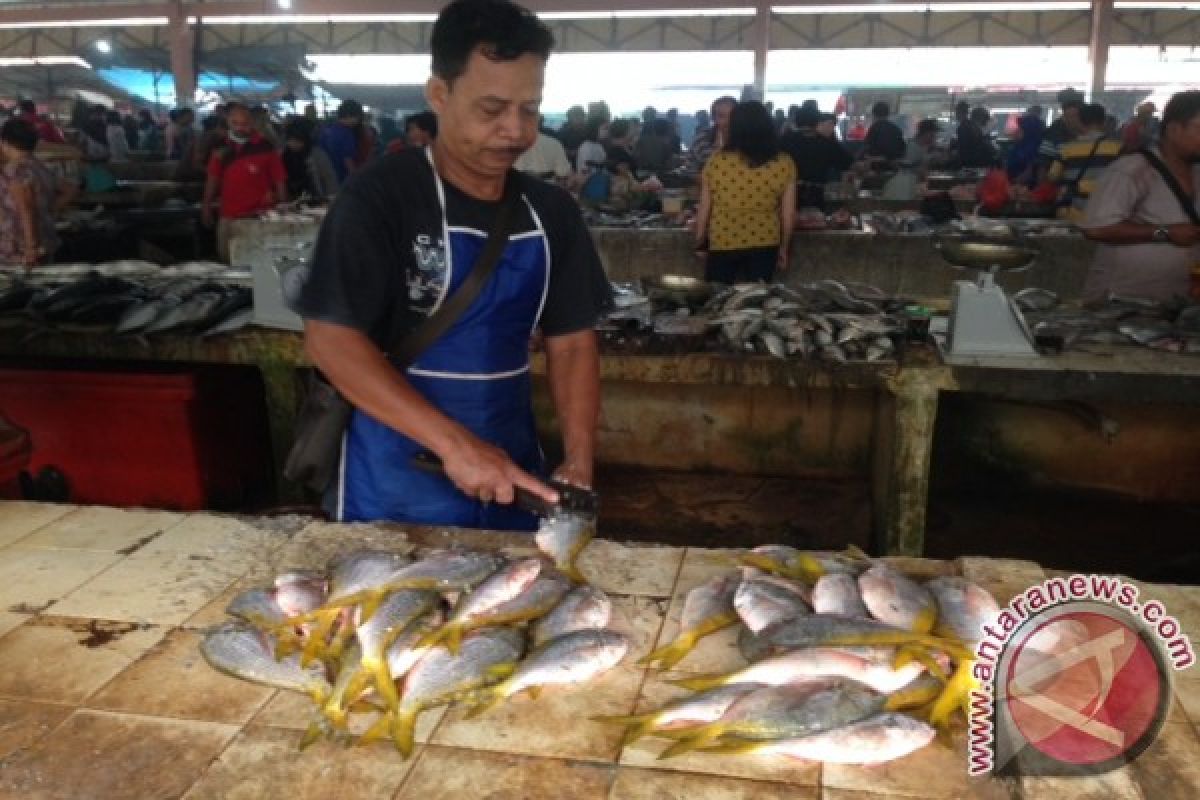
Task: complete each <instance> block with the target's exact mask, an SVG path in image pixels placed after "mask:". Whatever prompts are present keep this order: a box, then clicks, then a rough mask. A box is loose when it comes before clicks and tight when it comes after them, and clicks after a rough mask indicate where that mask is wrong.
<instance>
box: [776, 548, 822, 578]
mask: <svg viewBox="0 0 1200 800" xmlns="http://www.w3.org/2000/svg"><path fill="white" fill-rule="evenodd" d="M824 574H825V568H824V567H822V566H821V562H820V561H817V560H816V559H815V558H813V557H812V556H810V555H809V554H808V553H801V554H800V555H799V556H798V557H797V558H796V563H795V565H792V566H789V567H788V568H787V569H786V570H784V576H785V577H788V578H793V579H796V580H801V581H804V582H805V583H806V584H808V585H809V586H812V585H813V584H815V583H816V582H817V581H818V580H819V579H820V578H821V576H822V575H824Z"/></svg>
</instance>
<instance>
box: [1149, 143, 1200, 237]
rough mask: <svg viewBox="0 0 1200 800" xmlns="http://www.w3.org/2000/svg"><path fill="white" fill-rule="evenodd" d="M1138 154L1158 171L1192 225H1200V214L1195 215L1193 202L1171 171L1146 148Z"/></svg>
mask: <svg viewBox="0 0 1200 800" xmlns="http://www.w3.org/2000/svg"><path fill="white" fill-rule="evenodd" d="M1138 152H1139V153H1141V154H1142V155H1143V156H1145V158H1146V160H1147V161H1149V162H1150V166H1152V167H1154V169H1156V170H1158V174H1159V175H1161V176H1162V179H1163V180H1164V181H1165V182H1166V184H1167V188H1169V189H1170V190H1171V193H1172V194H1174V195H1175V199H1176V200H1178V201H1179V205H1180V206H1181V207H1182V208H1183V213H1184V214H1187V216H1188V219H1190V220H1191V221H1192V224H1193V225H1200V214H1198V213H1196V204H1195V201H1193V200H1191V199H1190V198H1189V197H1188V196H1187V193H1185V192H1184V191H1183V187H1182V186H1180V185H1179V181H1178V180H1176V179H1175V176H1174V175H1173V174H1171V170H1169V169H1167V165H1166V164H1164V163H1163V162H1162V159H1161V158H1159V157H1158V156H1157V155H1155V154H1154V153H1153V152H1151V151H1150V150H1149V149H1147V148H1142V149H1141V150H1138Z"/></svg>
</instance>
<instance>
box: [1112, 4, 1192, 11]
mask: <svg viewBox="0 0 1200 800" xmlns="http://www.w3.org/2000/svg"><path fill="white" fill-rule="evenodd" d="M1114 5H1116V7H1117V8H1119V9H1121V10H1123V11H1124V10H1132V11H1152V10H1153V11H1200V3H1115V4H1114Z"/></svg>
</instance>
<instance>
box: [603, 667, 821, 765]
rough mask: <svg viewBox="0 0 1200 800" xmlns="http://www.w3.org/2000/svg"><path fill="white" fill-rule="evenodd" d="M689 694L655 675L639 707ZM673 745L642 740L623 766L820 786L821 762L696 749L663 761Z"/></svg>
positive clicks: (623, 753) (658, 704)
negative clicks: (669, 746)
mask: <svg viewBox="0 0 1200 800" xmlns="http://www.w3.org/2000/svg"><path fill="white" fill-rule="evenodd" d="M687 694H688V692H687V690H685V689H680V688H679V687H677V686H672V685H671V684H668V683H663V682H662V681H661V680H658V679H653V678H652V679H650V680H647V681H646V683H645V685H644V686H643V687H642V691H641V697H640V698H639V700H638V707H637V710H638V712H639V713H642V712H646V711H650V710H653V709H657V708H661V707H662V706H664V705H666V704H667V703H668V702H670V701H671V700H674V699H676V698H678V697H683V696H685V695H687ZM618 730H619V729H618ZM669 744H670V742H668V741H667V740H665V739H657V738H651V737H647V738H644V739H639V740H638V741H636V742H634V743H633V744H631V745H629V746H627V747H626V748H625V749H624V750H622V751H621V765H622V766H623V767H624V766H629V767H648V768H652V769H665V770H671V771H679V772H689V773H696V774H702V775H723V776H726V777H730V778H745V779H748V780H759V781H772V782H780V783H789V784H795V785H797V786H816V785H817V779H818V775H819V774H820V767H819V766H818V765H817V764H813V763H810V762H805V761H798V760H796V759H791V758H785V757H783V756H733V755H715V754H713V753H698V752H693V753H686V754H684V755H682V756H678V757H676V758H669V759H664V760H661V761H660V760H659V759H658V755H659V753H661V752H662V751H663V750H664V749H665V748H666V747H667V746H668V745H669Z"/></svg>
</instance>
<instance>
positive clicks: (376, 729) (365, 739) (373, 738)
mask: <svg viewBox="0 0 1200 800" xmlns="http://www.w3.org/2000/svg"><path fill="white" fill-rule="evenodd" d="M391 727H392V714H391V712H389V713H386V714H380V715H379V719H377V720H375V722H373V723H372V724H371V727H369V728H367V729H366V730H365V731H363V735H362V736H360V737H359V738H358V743H359V744H360V745H364V744H371V743H372V742H377V741H379V740H380V739H383V738H384V737H385V736H387V735H388V731H389V730H390V729H391Z"/></svg>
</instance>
